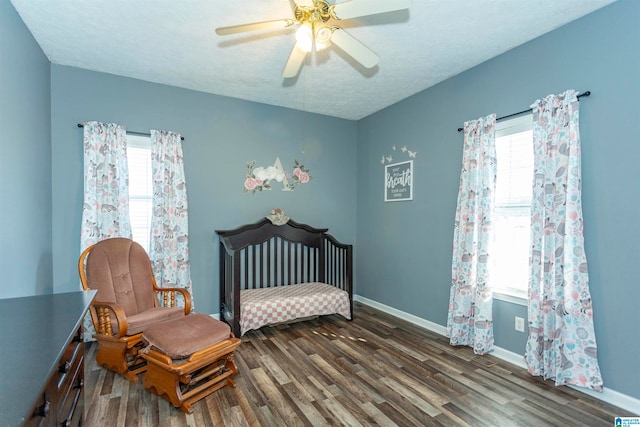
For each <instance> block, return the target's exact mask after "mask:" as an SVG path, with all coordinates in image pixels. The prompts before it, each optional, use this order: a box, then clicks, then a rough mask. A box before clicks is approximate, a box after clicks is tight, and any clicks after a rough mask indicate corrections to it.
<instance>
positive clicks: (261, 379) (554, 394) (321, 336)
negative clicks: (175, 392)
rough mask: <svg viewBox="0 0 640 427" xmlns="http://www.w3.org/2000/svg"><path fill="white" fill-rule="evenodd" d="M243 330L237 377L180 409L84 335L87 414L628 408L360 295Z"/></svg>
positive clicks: (325, 417)
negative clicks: (102, 360)
mask: <svg viewBox="0 0 640 427" xmlns="http://www.w3.org/2000/svg"><path fill="white" fill-rule="evenodd" d="M354 311H355V320H354V321H352V322H348V321H345V320H344V319H343V318H342V317H340V316H337V315H336V316H327V317H322V318H317V319H313V320H310V321H306V322H298V323H292V324H288V325H280V326H276V327H265V328H262V329H261V330H259V331H250V332H248V333H247V334H245V336H244V337H242V345H241V346H240V347H239V349H238V351H236V363H237V365H238V369H239V374H238V376H237V377H236V382H237V386H236V388H229V387H225V388H223V389H221V390H219V391H217V392H215V393H214V394H212V395H211V396H209V397H207V398H206V399H203V400H201V401H199V402H197V403H195V404H194V406H193V408H194V411H193V414H184V413H182V412H180V411H179V410H176V409H175V408H173V406H172V405H171V404H169V403H168V402H166V401H165V400H163V399H161V398H158V397H157V396H155V395H153V394H151V393H148V392H147V391H146V390H145V389H144V387H143V386H142V384H141V383H142V381H140V383H139V384H131V383H129V382H128V381H126V380H124V379H123V378H122V377H120V376H118V375H115V374H113V373H112V372H109V371H107V370H105V369H103V368H101V367H100V366H97V365H96V363H95V350H96V345H95V344H88V345H87V352H86V365H85V369H86V376H85V378H86V384H87V385H86V389H85V393H86V394H85V416H86V418H85V425H87V426H89V427H93V426H127V427H128V426H338V425H345V426H360V425H362V426H367V425H382V426H393V425H398V426H431V425H433V426H474V427H475V426H491V427H495V426H501V427H502V426H612V425H614V417H615V416H632V415H633V414H630V413H629V412H627V411H625V410H622V409H619V408H616V407H614V406H611V405H609V404H606V403H603V402H602V401H599V400H597V399H594V398H591V397H589V396H587V395H586V394H583V393H580V392H578V391H575V390H573V389H570V388H567V387H555V386H554V385H553V383H551V382H549V381H542V380H540V379H538V378H533V377H531V376H530V375H529V374H528V373H527V372H526V371H525V370H523V369H522V368H519V367H517V366H514V365H511V364H509V363H507V362H504V361H502V360H500V359H497V358H495V357H492V356H476V355H474V354H473V351H472V350H471V349H469V348H467V347H452V346H450V345H449V343H448V340H447V339H446V338H445V337H442V336H440V335H437V334H435V333H432V332H429V331H426V330H424V329H421V328H420V327H417V326H415V325H412V324H410V323H407V322H404V321H402V320H399V319H397V318H394V317H392V316H389V315H387V314H385V313H382V312H380V311H378V310H375V309H373V308H370V307H368V306H365V305H361V304H356V307H355V309H354Z"/></svg>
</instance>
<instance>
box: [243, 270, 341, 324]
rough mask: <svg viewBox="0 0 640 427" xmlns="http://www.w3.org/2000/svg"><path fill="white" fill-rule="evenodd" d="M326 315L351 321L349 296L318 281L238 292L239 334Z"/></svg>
mask: <svg viewBox="0 0 640 427" xmlns="http://www.w3.org/2000/svg"><path fill="white" fill-rule="evenodd" d="M326 314H340V315H342V316H343V317H344V318H345V319H351V309H350V304H349V294H348V293H347V292H346V291H343V290H341V289H338V288H336V287H334V286H331V285H327V284H326V283H319V282H313V283H301V284H298V285H287V286H276V287H273V288H262V289H245V290H242V291H240V330H241V332H242V333H241V335H244V333H245V332H247V331H249V330H251V329H258V328H260V327H262V326H265V325H269V324H274V323H280V322H287V321H290V320H294V319H299V318H303V317H310V316H321V315H326Z"/></svg>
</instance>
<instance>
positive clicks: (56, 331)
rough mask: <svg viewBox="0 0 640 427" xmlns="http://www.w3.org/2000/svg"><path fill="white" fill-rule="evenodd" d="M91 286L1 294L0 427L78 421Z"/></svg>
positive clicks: (68, 423)
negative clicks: (84, 321)
mask: <svg viewBox="0 0 640 427" xmlns="http://www.w3.org/2000/svg"><path fill="white" fill-rule="evenodd" d="M94 297H95V291H87V292H70V293H63V294H51V295H37V296H32V297H23V298H9V299H0V427H5V426H10V427H14V426H21V425H26V426H77V425H82V422H83V420H82V417H83V415H82V413H83V409H84V390H83V389H84V343H83V340H82V319H83V318H84V315H85V313H86V312H87V310H88V309H89V305H90V304H91V301H92V300H93V298H94Z"/></svg>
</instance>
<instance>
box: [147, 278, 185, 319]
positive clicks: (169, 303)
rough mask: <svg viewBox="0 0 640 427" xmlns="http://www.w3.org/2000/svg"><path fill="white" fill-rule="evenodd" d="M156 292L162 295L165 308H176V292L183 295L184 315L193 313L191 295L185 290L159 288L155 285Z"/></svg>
mask: <svg viewBox="0 0 640 427" xmlns="http://www.w3.org/2000/svg"><path fill="white" fill-rule="evenodd" d="M153 288H154V290H155V291H156V292H160V293H162V306H163V307H175V306H176V292H179V293H180V294H182V298H183V299H184V314H185V315H187V314H189V313H191V294H190V293H189V291H187V290H186V289H184V288H159V287H157V286H155V285H154V287H153Z"/></svg>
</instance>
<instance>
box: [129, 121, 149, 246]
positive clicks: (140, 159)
mask: <svg viewBox="0 0 640 427" xmlns="http://www.w3.org/2000/svg"><path fill="white" fill-rule="evenodd" d="M127 162H128V165H129V217H130V219H131V232H132V234H133V240H134V241H136V242H138V243H139V244H140V245H141V246H142V247H143V248H144V249H145V250H146V251H147V253H149V242H150V235H151V212H152V197H153V185H152V174H153V172H152V169H151V137H148V136H138V135H129V134H127Z"/></svg>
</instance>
